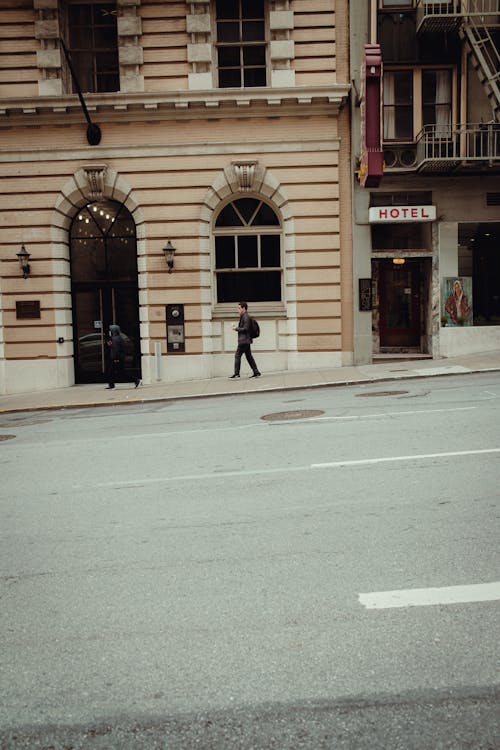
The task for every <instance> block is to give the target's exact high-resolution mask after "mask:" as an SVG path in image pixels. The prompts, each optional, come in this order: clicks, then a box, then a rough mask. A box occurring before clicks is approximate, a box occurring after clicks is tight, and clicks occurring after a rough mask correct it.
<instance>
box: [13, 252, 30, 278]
mask: <svg viewBox="0 0 500 750" xmlns="http://www.w3.org/2000/svg"><path fill="white" fill-rule="evenodd" d="M16 255H17V259H18V261H19V265H20V267H21V271H22V272H23V279H26V278H28V276H29V274H30V271H31V268H30V264H29V259H30V254H29V252H28V251H27V250H26V248H25V247H24V245H21V251H20V252H19V253H16Z"/></svg>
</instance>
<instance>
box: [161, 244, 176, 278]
mask: <svg viewBox="0 0 500 750" xmlns="http://www.w3.org/2000/svg"><path fill="white" fill-rule="evenodd" d="M163 253H164V255H165V260H166V261H167V266H168V272H169V273H172V269H173V267H174V255H175V247H174V246H173V245H172V243H171V242H170V240H169V241H168V242H167V244H166V245H165V247H164V248H163Z"/></svg>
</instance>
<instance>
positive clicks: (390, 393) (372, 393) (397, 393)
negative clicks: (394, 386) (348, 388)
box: [356, 391, 409, 396]
mask: <svg viewBox="0 0 500 750" xmlns="http://www.w3.org/2000/svg"><path fill="white" fill-rule="evenodd" d="M405 393H409V391H370V392H369V393H356V396H404V394H405Z"/></svg>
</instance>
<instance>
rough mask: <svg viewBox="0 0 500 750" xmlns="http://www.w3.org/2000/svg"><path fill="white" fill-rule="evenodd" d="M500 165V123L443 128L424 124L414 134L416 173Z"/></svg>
mask: <svg viewBox="0 0 500 750" xmlns="http://www.w3.org/2000/svg"><path fill="white" fill-rule="evenodd" d="M480 163H483V164H484V165H485V166H487V167H488V168H489V167H492V166H499V167H500V124H499V123H497V122H490V123H484V124H483V123H480V124H470V123H468V124H467V125H456V126H455V127H453V128H443V127H439V126H437V125H425V126H424V127H423V128H422V130H421V131H420V133H419V134H418V136H417V167H416V169H417V172H450V171H453V170H455V169H457V168H458V167H463V166H469V167H470V166H474V165H475V166H476V167H477V166H480Z"/></svg>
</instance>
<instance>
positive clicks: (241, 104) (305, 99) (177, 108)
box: [0, 84, 350, 127]
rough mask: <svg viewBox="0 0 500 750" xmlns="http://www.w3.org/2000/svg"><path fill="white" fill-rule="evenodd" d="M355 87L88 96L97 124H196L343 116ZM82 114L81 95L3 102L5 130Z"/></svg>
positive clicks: (76, 119)
mask: <svg viewBox="0 0 500 750" xmlns="http://www.w3.org/2000/svg"><path fill="white" fill-rule="evenodd" d="M349 90H350V86H349V85H348V84H332V85H331V86H316V87H309V86H307V87H305V86H304V87H300V86H298V87H293V88H282V89H275V88H273V89H271V88H262V89H259V88H255V89H238V90H235V89H214V90H212V91H180V92H175V93H172V94H160V93H144V92H139V93H130V94H124V93H116V94H114V93H113V94H86V95H85V101H86V104H87V108H88V110H89V112H90V113H92V115H93V117H92V119H96V122H116V121H119V120H121V119H125V120H126V121H127V122H130V121H144V120H194V119H200V120H201V119H203V120H206V119H207V118H208V119H222V118H229V117H231V118H248V117H283V116H310V115H311V114H316V115H317V114H328V115H335V114H338V112H339V110H340V109H341V107H342V106H343V104H344V102H345V100H346V98H347V96H348V94H349ZM82 119H83V114H82V110H81V106H80V102H79V100H78V97H77V96H76V95H69V96H43V97H30V98H12V99H2V100H0V127H2V126H3V127H6V126H7V127H9V126H12V125H14V124H18V125H24V126H26V125H28V126H29V125H36V126H39V125H40V124H43V123H47V124H49V123H57V124H59V125H60V124H61V120H63V122H64V124H66V123H68V124H69V123H71V122H80V121H81V120H82Z"/></svg>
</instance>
